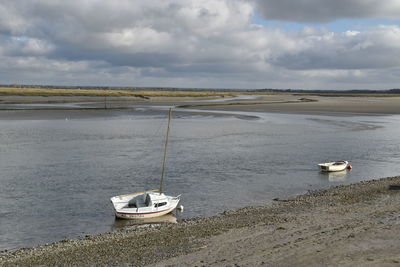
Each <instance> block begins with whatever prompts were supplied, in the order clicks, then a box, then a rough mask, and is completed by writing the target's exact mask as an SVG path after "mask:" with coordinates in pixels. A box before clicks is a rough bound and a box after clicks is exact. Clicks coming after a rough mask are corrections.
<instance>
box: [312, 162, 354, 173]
mask: <svg viewBox="0 0 400 267" xmlns="http://www.w3.org/2000/svg"><path fill="white" fill-rule="evenodd" d="M348 165H349V162H348V161H335V162H327V163H320V164H318V166H319V167H320V170H321V171H322V172H340V171H343V170H345V169H346V168H347V166H348Z"/></svg>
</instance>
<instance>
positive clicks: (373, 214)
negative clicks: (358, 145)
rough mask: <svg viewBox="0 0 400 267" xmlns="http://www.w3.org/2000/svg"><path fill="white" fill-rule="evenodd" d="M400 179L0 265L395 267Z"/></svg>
mask: <svg viewBox="0 0 400 267" xmlns="http://www.w3.org/2000/svg"><path fill="white" fill-rule="evenodd" d="M398 189H400V177H399V176H398V177H390V178H383V179H379V180H371V181H365V182H359V183H356V184H351V185H345V186H343V185H342V186H337V187H332V188H330V189H325V190H318V191H315V192H311V193H309V194H306V195H301V196H298V197H294V198H290V199H287V200H279V199H276V201H275V204H272V205H267V206H262V207H248V208H243V209H239V210H235V211H226V212H224V214H223V215H219V216H214V217H209V218H200V219H191V220H186V221H184V222H182V223H178V224H176V225H163V226H158V227H155V228H149V229H135V230H126V231H117V232H111V233H106V234H102V235H98V236H88V237H86V238H84V239H81V240H63V241H60V242H57V243H54V244H51V245H47V246H39V247H34V248H30V249H21V250H18V251H15V252H8V253H5V255H2V256H0V265H18V266H32V265H45V266H57V265H124V264H129V265H141V266H142V265H145V264H156V266H165V265H173V266H194V265H201V264H203V265H207V266H208V265H215V266H218V265H221V264H222V265H235V264H238V265H246V264H247V265H252V266H254V265H263V264H266V265H271V266H272V265H275V266H276V265H300V266H310V265H311V266H312V265H316V264H317V263H318V264H317V265H330V264H334V265H337V264H338V265H342V266H343V265H345V266H350V265H352V266H364V265H365V264H367V263H373V264H374V265H382V264H388V266H392V265H393V266H394V265H396V264H398V263H400V255H399V254H398V251H399V249H400V241H399V239H398V236H399V234H400V216H398V214H400V205H399V203H400V190H398Z"/></svg>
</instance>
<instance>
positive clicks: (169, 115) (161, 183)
mask: <svg viewBox="0 0 400 267" xmlns="http://www.w3.org/2000/svg"><path fill="white" fill-rule="evenodd" d="M171 114H172V108H170V109H169V112H168V126H167V136H166V137H165V145H164V159H163V165H162V171H161V182H160V195H161V193H162V192H163V180H164V173H165V162H166V160H167V146H168V138H169V127H170V125H171Z"/></svg>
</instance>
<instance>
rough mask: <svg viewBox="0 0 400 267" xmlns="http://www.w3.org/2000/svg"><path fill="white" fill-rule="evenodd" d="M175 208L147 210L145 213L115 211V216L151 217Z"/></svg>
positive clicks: (125, 217)
mask: <svg viewBox="0 0 400 267" xmlns="http://www.w3.org/2000/svg"><path fill="white" fill-rule="evenodd" d="M175 209H176V206H175V207H172V208H169V209H166V210H163V211H155V212H145V213H140V212H121V211H115V216H116V217H117V218H120V219H149V218H154V217H159V216H163V215H165V214H168V213H171V212H173V211H174V210H175Z"/></svg>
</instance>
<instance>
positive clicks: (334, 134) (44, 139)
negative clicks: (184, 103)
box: [0, 112, 400, 250]
mask: <svg viewBox="0 0 400 267" xmlns="http://www.w3.org/2000/svg"><path fill="white" fill-rule="evenodd" d="M165 127H166V115H165V114H161V113H160V114H157V113H146V112H142V113H140V112H137V113H133V114H130V115H119V116H116V117H104V118H101V117H100V118H98V117H97V118H85V119H69V120H60V119H58V120H48V119H46V120H15V121H11V120H3V121H0V141H1V143H0V203H1V204H0V237H1V238H0V250H1V249H13V248H20V247H26V246H32V245H36V244H43V243H47V242H53V241H57V240H60V239H63V238H66V237H67V238H77V237H78V236H82V235H86V234H94V233H101V232H106V231H110V230H113V229H115V228H118V225H119V223H118V222H115V218H114V215H113V210H112V206H111V203H110V201H109V198H110V197H111V196H114V195H118V194H123V193H130V192H137V191H142V190H147V189H153V188H157V187H158V186H159V178H160V172H161V162H162V149H163V139H164V134H165ZM399 133H400V117H399V116H319V115H318V116H317V115H289V114H275V113H251V114H240V113H239V114H237V113H234V115H232V116H211V115H201V114H199V115H184V114H183V113H179V112H176V113H175V116H174V118H173V121H172V132H171V139H170V141H171V143H170V147H169V153H168V168H167V174H166V178H165V182H166V183H165V190H166V191H167V193H169V194H182V204H183V205H184V206H185V212H184V213H183V214H182V215H181V216H180V217H184V218H185V217H186V218H189V217H196V216H210V215H215V214H218V213H220V212H222V211H223V210H226V209H236V208H240V207H244V206H250V205H263V204H266V203H270V202H271V200H272V199H273V198H275V197H279V198H286V197H289V196H293V195H296V194H302V193H305V192H307V191H308V190H314V189H319V188H326V187H329V186H331V185H337V184H347V183H354V182H357V181H360V180H367V179H374V178H380V177H386V176H394V175H398V174H399V173H400V134H399ZM332 160H349V161H350V162H351V164H352V165H353V170H352V171H351V172H343V173H334V174H323V173H320V172H319V171H318V169H317V166H316V164H317V163H320V162H326V161H332Z"/></svg>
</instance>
